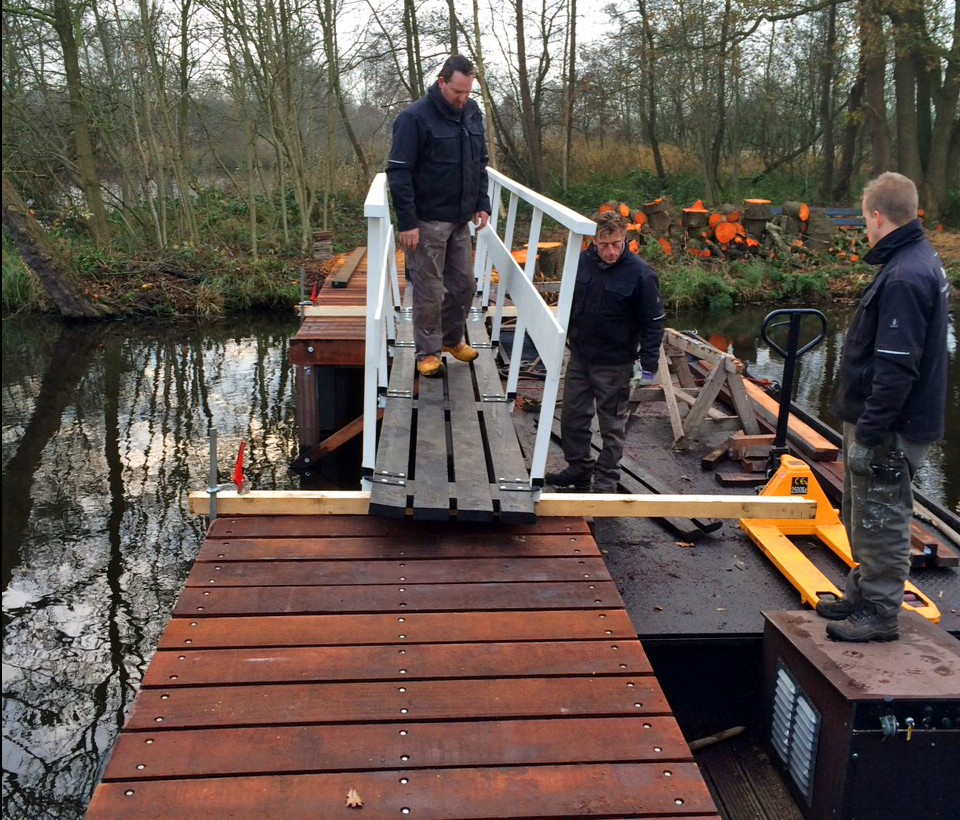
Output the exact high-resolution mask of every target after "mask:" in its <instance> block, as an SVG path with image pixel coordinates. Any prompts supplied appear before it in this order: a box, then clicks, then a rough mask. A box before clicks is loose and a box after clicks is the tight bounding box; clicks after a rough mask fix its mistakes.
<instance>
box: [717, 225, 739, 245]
mask: <svg viewBox="0 0 960 820" xmlns="http://www.w3.org/2000/svg"><path fill="white" fill-rule="evenodd" d="M713 233H714V236H716V237H717V241H718V242H721V243H725V242H732V241H733V238H734V237H735V236H736V235H737V224H735V223H733V222H721V223H719V224H718V225H717V226H716V227H715V228H714V229H713Z"/></svg>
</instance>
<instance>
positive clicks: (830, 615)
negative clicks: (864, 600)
mask: <svg viewBox="0 0 960 820" xmlns="http://www.w3.org/2000/svg"><path fill="white" fill-rule="evenodd" d="M856 608H857V607H856V606H855V605H854V604H853V602H852V601H848V600H847V599H846V598H821V599H820V600H819V601H817V606H816V610H817V615H819V616H820V617H821V618H826V619H827V620H830V621H843V620H846V619H847V618H849V617H850V616H851V615H853V613H854V610H856Z"/></svg>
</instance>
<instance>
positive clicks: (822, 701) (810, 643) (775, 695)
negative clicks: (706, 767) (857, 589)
mask: <svg viewBox="0 0 960 820" xmlns="http://www.w3.org/2000/svg"><path fill="white" fill-rule="evenodd" d="M763 616H764V619H765V627H764V638H763V640H764V644H763V648H764V733H765V737H766V738H767V742H768V744H769V747H770V758H771V759H772V760H773V761H774V763H775V764H776V765H778V766H779V768H780V770H781V773H782V774H783V777H784V780H785V781H786V782H787V785H788V786H789V787H790V789H791V791H792V792H793V795H794V797H795V798H796V800H797V803H798V804H799V806H800V809H801V811H802V812H803V813H804V816H805V817H806V818H807V820H885V818H897V820H902V819H903V818H911V817H916V818H923V820H958V818H960V641H958V640H957V639H956V638H954V637H952V636H951V635H950V634H949V633H947V632H946V631H944V630H942V629H941V628H940V627H938V626H936V625H935V624H932V623H930V622H929V621H927V620H925V619H924V618H922V617H920V616H919V615H916V614H915V613H911V612H907V613H904V614H903V615H902V616H901V618H900V640H899V641H892V642H889V643H866V644H862V643H839V642H835V641H832V640H830V639H829V638H827V637H826V632H825V627H826V623H827V622H826V621H825V620H823V619H822V618H819V617H818V616H817V615H816V614H815V613H814V612H812V611H810V610H804V611H798V612H764V613H763Z"/></svg>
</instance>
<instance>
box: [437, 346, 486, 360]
mask: <svg viewBox="0 0 960 820" xmlns="http://www.w3.org/2000/svg"><path fill="white" fill-rule="evenodd" d="M440 349H441V350H442V351H443V352H444V353H449V354H450V355H451V356H453V358H455V359H456V360H457V361H459V362H472V361H473V360H474V359H476V358H477V356H479V355H480V354H479V353H478V352H477V351H476V350H474V348H472V347H470V345H468V344H467V343H466V342H464V341H460V342H457V343H456V344H455V345H443V346H442V347H441V348H440Z"/></svg>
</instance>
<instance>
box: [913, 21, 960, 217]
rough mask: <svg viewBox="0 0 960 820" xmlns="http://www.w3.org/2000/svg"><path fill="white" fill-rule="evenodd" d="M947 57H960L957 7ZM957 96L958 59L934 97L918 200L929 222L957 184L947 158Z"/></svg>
mask: <svg viewBox="0 0 960 820" xmlns="http://www.w3.org/2000/svg"><path fill="white" fill-rule="evenodd" d="M951 54H953V55H960V3H957V4H954V12H953V43H952V45H951ZM958 96H960V58H956V57H955V58H954V59H953V60H952V61H950V62H948V63H947V70H946V73H945V74H944V78H943V84H942V85H941V86H940V88H939V90H938V91H937V93H936V94H935V96H934V100H935V102H936V107H937V118H936V121H935V123H934V126H933V134H932V135H931V139H930V163H929V166H928V171H927V184H926V195H925V196H922V201H923V203H924V207H925V208H927V209H928V211H929V215H930V216H931V217H932V218H937V217H939V215H940V213H941V211H943V210H945V209H946V208H947V204H948V194H949V189H950V186H951V185H956V184H957V179H956V176H957V174H956V166H953V167H952V168H951V166H950V161H951V160H950V157H951V154H955V153H956V140H957V136H956V135H957V134H958V132H960V128H958V127H957V124H956V122H955V118H956V115H957V100H958Z"/></svg>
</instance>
